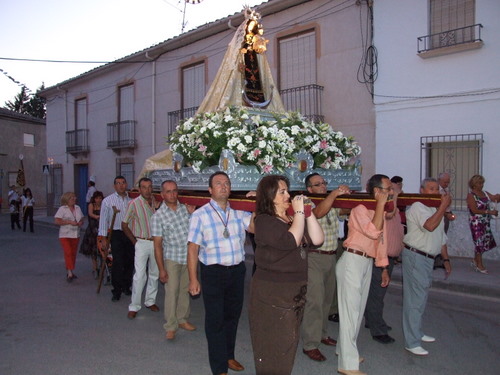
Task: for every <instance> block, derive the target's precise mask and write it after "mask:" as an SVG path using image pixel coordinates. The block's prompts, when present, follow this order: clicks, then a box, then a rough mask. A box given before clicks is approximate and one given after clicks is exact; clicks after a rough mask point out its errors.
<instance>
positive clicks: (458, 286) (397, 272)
mask: <svg viewBox="0 0 500 375" xmlns="http://www.w3.org/2000/svg"><path fill="white" fill-rule="evenodd" d="M450 260H451V274H450V276H449V277H448V279H446V280H445V278H444V276H445V273H444V269H442V268H436V269H435V270H434V271H433V273H432V287H431V289H440V290H445V291H450V292H457V293H466V294H473V295H476V296H483V297H491V298H497V299H498V298H500V261H498V260H489V259H486V260H485V261H484V264H485V265H486V268H487V269H488V272H489V274H488V275H484V274H482V273H480V272H475V271H474V269H473V268H472V267H471V265H470V264H471V260H472V259H471V258H458V257H455V258H454V257H450ZM402 279H403V278H402V265H401V263H399V264H397V265H395V266H394V270H393V271H392V282H393V283H401V282H402Z"/></svg>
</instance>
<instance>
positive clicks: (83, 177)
mask: <svg viewBox="0 0 500 375" xmlns="http://www.w3.org/2000/svg"><path fill="white" fill-rule="evenodd" d="M255 10H256V11H257V12H259V13H260V14H261V15H262V24H263V26H264V30H265V33H264V37H265V38H266V39H268V40H269V43H268V45H267V46H268V49H267V52H266V55H267V59H268V61H269V65H270V67H271V70H272V73H273V76H274V80H275V82H276V84H277V85H278V86H279V87H278V89H279V91H280V93H281V97H282V100H283V102H284V104H285V107H286V108H287V110H291V111H300V112H302V113H303V114H304V115H306V116H307V117H308V118H311V119H315V120H318V121H324V122H327V123H329V124H330V125H331V126H332V127H333V128H334V129H335V130H339V131H341V132H342V133H343V134H344V135H347V136H353V137H354V138H355V139H356V140H357V141H358V143H359V144H360V146H361V148H362V154H361V156H360V157H359V158H360V160H361V163H362V165H363V181H362V185H364V183H365V180H366V178H367V177H366V176H368V177H369V176H370V175H371V174H373V173H374V172H375V144H374V139H375V114H374V110H373V104H372V98H371V95H370V89H369V88H367V85H366V83H360V82H359V80H358V78H359V67H360V65H361V64H363V58H364V56H365V52H364V51H365V49H366V45H365V44H364V43H365V41H366V35H363V31H362V30H367V29H369V28H370V26H371V20H370V17H368V12H367V5H366V3H365V2H357V1H355V0H352V1H347V2H346V1H338V0H334V1H331V0H313V1H306V0H271V1H268V2H266V3H263V4H261V5H260V6H258V7H257V8H256V9H255ZM243 20H244V17H243V15H242V14H235V15H232V16H228V17H226V18H223V19H220V20H217V21H214V22H211V23H208V24H206V25H204V26H201V27H199V28H197V29H195V30H193V31H189V32H187V33H184V34H181V35H179V36H177V37H174V38H172V39H169V40H166V41H164V42H161V43H159V44H157V45H155V46H152V47H149V48H146V49H144V50H142V51H139V52H137V53H135V54H132V55H130V56H126V57H124V58H122V59H120V60H117V61H115V62H113V63H110V64H107V65H103V66H101V67H98V68H96V69H94V70H92V71H89V72H86V73H83V74H81V75H80V76H78V77H75V78H71V79H68V80H66V81H64V82H61V83H59V84H58V85H55V86H52V87H49V88H47V89H46V90H45V91H44V92H43V93H42V95H43V96H44V97H46V98H47V135H48V136H47V156H48V157H49V158H51V160H53V161H54V165H56V166H57V168H59V169H60V170H59V171H58V176H60V182H59V183H60V185H61V186H62V187H61V189H60V191H66V190H75V191H76V192H77V195H78V196H79V202H81V201H82V197H84V195H85V190H86V183H87V181H88V179H89V178H91V176H93V178H94V180H95V182H96V187H97V188H98V190H102V191H103V192H104V194H105V195H106V194H109V193H111V192H112V183H113V178H114V177H115V176H116V175H124V176H125V177H126V178H127V180H128V181H129V187H131V186H130V185H131V184H132V181H134V180H135V179H136V178H137V175H138V174H139V172H140V170H141V169H142V166H143V164H144V161H145V160H146V159H147V158H148V157H150V156H152V155H154V154H156V153H158V152H160V151H162V150H165V149H166V148H168V145H167V144H166V137H167V136H168V135H169V134H170V133H171V132H172V131H173V130H174V129H175V126H176V125H177V123H178V121H179V119H182V118H187V117H190V116H192V115H193V114H194V112H195V111H196V109H197V108H198V106H199V105H200V103H201V102H202V100H203V98H204V96H205V94H206V92H207V90H208V88H209V87H210V84H211V83H212V81H213V80H214V77H215V75H216V74H217V71H218V69H219V66H220V64H221V62H222V59H223V56H224V53H225V52H226V48H227V45H228V43H229V42H230V41H231V38H232V37H233V35H234V32H235V29H236V28H237V27H238V26H239V25H240V24H241V22H243ZM57 168H54V169H52V170H51V171H57ZM56 200H57V198H56Z"/></svg>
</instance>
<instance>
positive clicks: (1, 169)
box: [0, 108, 48, 212]
mask: <svg viewBox="0 0 500 375" xmlns="http://www.w3.org/2000/svg"><path fill="white" fill-rule="evenodd" d="M45 130H46V129H45V120H42V119H39V118H35V117H31V116H27V115H22V114H20V113H17V112H13V111H10V110H8V109H5V108H0V133H1V134H2V136H1V137H0V182H1V185H0V193H1V197H2V211H3V212H8V209H9V202H8V197H7V194H8V192H9V190H10V187H11V186H12V185H14V186H15V188H16V191H17V192H18V193H19V194H22V192H23V189H25V188H30V189H31V191H32V193H33V197H34V198H35V206H36V207H45V206H46V186H47V183H48V174H44V173H43V172H44V170H43V166H44V165H47V153H46V134H45V133H46V132H45ZM21 159H22V163H21ZM19 170H23V171H24V184H23V181H22V178H18V177H20V176H19ZM47 172H48V170H47Z"/></svg>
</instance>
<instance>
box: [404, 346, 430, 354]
mask: <svg viewBox="0 0 500 375" xmlns="http://www.w3.org/2000/svg"><path fill="white" fill-rule="evenodd" d="M405 349H406V350H408V351H409V352H410V353H412V354H415V355H421V356H423V355H427V354H429V352H428V351H427V350H425V349H424V348H422V347H421V346H417V347H416V348H405Z"/></svg>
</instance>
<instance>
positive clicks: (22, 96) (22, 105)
mask: <svg viewBox="0 0 500 375" xmlns="http://www.w3.org/2000/svg"><path fill="white" fill-rule="evenodd" d="M27 90H28V89H27V88H26V86H21V92H20V93H19V94H17V95H16V97H15V98H14V101H10V100H9V101H6V102H5V106H6V107H7V109H10V110H11V111H14V112H19V113H25V111H26V103H28V102H29V100H30V97H29V95H28V93H27Z"/></svg>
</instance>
